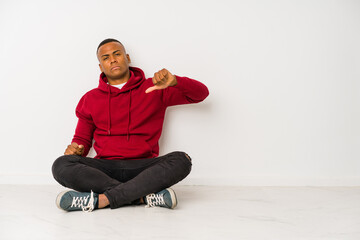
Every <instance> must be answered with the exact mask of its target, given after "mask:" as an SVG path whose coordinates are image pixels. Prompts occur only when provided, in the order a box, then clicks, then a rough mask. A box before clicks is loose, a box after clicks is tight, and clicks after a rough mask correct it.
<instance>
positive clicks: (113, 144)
mask: <svg viewBox="0 0 360 240" xmlns="http://www.w3.org/2000/svg"><path fill="white" fill-rule="evenodd" d="M176 79H177V85H176V86H173V87H168V88H166V89H163V90H155V91H153V92H150V93H145V90H146V89H147V88H149V87H151V86H153V83H152V79H151V78H148V79H146V78H145V75H144V72H143V71H142V70H141V69H139V68H135V67H130V79H129V81H128V82H127V83H126V84H125V85H124V86H123V87H122V88H121V89H118V88H116V87H113V86H111V85H109V84H107V78H106V76H105V74H104V73H102V74H101V75H100V80H99V86H98V87H97V88H95V89H93V90H91V91H89V92H87V93H86V94H85V95H84V96H83V97H82V98H81V100H80V102H79V104H78V105H77V107H76V116H77V117H78V118H79V120H78V124H77V126H76V130H75V135H74V138H73V140H72V142H76V143H77V144H79V145H80V144H82V145H84V150H85V151H84V153H83V156H86V155H87V154H88V152H89V150H90V148H91V145H92V140H93V139H94V140H95V142H94V149H95V151H96V153H97V155H96V157H95V158H101V159H129V160H130V159H143V158H153V157H157V156H158V155H159V144H158V141H159V138H160V135H161V131H162V126H163V122H164V116H165V110H166V108H167V107H169V106H173V105H178V104H187V103H197V102H201V101H202V100H204V99H205V98H206V97H207V96H208V95H209V91H208V89H207V87H206V86H205V85H204V84H202V83H200V82H198V81H196V80H193V79H190V78H186V77H179V76H176Z"/></svg>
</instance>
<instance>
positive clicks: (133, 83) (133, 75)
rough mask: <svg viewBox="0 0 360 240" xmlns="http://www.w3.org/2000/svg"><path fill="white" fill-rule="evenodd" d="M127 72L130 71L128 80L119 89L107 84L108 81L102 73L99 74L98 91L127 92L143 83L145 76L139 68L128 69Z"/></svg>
mask: <svg viewBox="0 0 360 240" xmlns="http://www.w3.org/2000/svg"><path fill="white" fill-rule="evenodd" d="M129 71H130V79H129V80H128V81H127V82H126V84H125V85H124V86H123V87H122V88H121V89H118V88H116V87H113V86H111V85H110V84H108V79H107V77H106V75H105V74H104V73H103V72H102V73H101V74H100V79H99V86H98V89H100V90H101V91H103V92H111V93H121V92H127V91H130V90H132V89H134V88H136V87H138V86H139V85H141V83H142V82H143V81H145V74H144V72H143V71H142V70H141V69H140V68H136V67H129Z"/></svg>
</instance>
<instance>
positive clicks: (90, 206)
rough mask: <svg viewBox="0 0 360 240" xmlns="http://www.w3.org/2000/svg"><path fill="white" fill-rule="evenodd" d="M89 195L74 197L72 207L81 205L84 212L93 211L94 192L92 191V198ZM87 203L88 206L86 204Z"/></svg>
mask: <svg viewBox="0 0 360 240" xmlns="http://www.w3.org/2000/svg"><path fill="white" fill-rule="evenodd" d="M88 199H89V195H88V196H86V197H73V201H72V203H71V207H81V209H82V210H83V212H92V210H94V193H93V191H91V194H90V199H89V201H88ZM86 203H87V205H86V206H84V205H85V204H86Z"/></svg>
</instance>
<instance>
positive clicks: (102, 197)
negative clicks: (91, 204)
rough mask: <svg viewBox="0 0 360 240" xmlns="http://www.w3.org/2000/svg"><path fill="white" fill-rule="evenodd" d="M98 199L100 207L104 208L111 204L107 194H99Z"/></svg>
mask: <svg viewBox="0 0 360 240" xmlns="http://www.w3.org/2000/svg"><path fill="white" fill-rule="evenodd" d="M98 201H99V202H98V208H104V207H106V206H109V204H110V202H109V199H108V198H107V197H106V196H105V194H99V199H98Z"/></svg>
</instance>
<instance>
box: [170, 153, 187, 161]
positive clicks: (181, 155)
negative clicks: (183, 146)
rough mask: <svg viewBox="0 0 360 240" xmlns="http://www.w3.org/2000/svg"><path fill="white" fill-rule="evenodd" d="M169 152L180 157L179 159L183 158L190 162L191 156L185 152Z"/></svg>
mask: <svg viewBox="0 0 360 240" xmlns="http://www.w3.org/2000/svg"><path fill="white" fill-rule="evenodd" d="M170 154H172V155H174V156H176V157H177V158H180V159H181V160H184V161H185V162H190V163H191V157H190V156H189V154H187V153H186V152H181V151H176V152H172V153H170Z"/></svg>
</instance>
